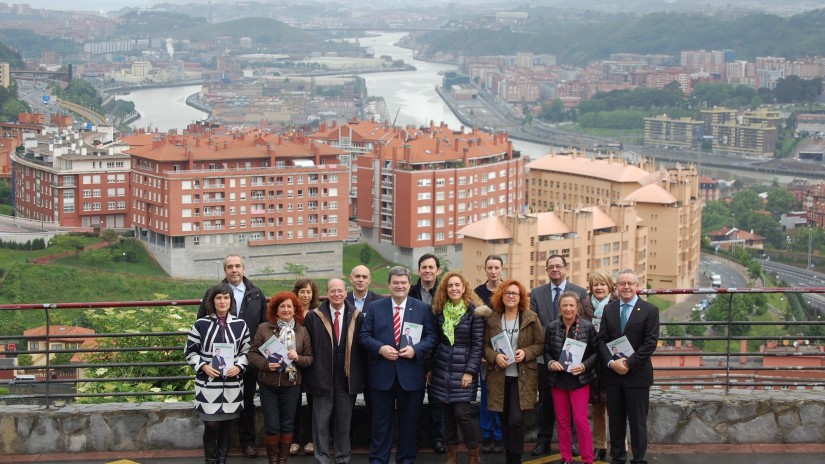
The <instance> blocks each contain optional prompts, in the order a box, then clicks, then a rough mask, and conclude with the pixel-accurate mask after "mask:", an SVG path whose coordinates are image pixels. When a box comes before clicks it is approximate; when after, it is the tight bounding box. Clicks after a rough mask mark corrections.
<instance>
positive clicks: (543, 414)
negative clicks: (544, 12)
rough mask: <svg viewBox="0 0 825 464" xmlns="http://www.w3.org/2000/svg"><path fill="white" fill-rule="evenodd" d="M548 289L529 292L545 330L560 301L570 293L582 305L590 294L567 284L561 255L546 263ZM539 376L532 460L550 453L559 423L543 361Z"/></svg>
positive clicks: (555, 314)
mask: <svg viewBox="0 0 825 464" xmlns="http://www.w3.org/2000/svg"><path fill="white" fill-rule="evenodd" d="M545 267H546V270H547V277H548V278H549V279H550V282H549V283H548V284H547V285H542V286H541V287H538V288H534V289H533V290H532V291H531V292H530V309H532V310H533V311H535V312H536V314H538V315H539V320H540V321H541V326H542V328H544V329H546V328H547V326H548V325H549V324H550V322H552V321H554V320H556V319H558V318H559V297H561V294H562V293H564V292H566V291H570V292H576V293H578V294H579V301H584V300H585V298H587V290H585V289H583V288H582V287H579V286H578V285H575V284H572V283H570V282H568V281H567V260H566V259H564V256H562V255H550V257H549V258H547V263H546V266H545ZM536 362H537V364H538V365H537V369H538V375H539V402H538V405H536V418H537V422H538V424H537V425H538V429H539V430H538V435H537V436H536V446H535V448H533V451H531V452H530V454H531V455H533V456H541V455H543V454H547V453H549V452H550V439H551V438H553V424H555V422H556V412H555V410H554V409H553V398H552V397H551V396H550V384H549V383H548V382H549V380H550V371H549V370H548V369H547V364H546V363H545V362H544V357H543V356H539V357H537V358H536ZM577 450H578V448H577V447H576V446H574V447H573V455H574V456H578V455H579V454H578V453H577Z"/></svg>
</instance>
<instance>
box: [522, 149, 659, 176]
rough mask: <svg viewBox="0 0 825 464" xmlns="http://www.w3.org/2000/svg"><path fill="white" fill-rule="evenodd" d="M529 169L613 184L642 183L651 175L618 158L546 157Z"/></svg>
mask: <svg viewBox="0 0 825 464" xmlns="http://www.w3.org/2000/svg"><path fill="white" fill-rule="evenodd" d="M527 167H528V168H529V169H537V170H542V171H551V172H561V173H565V174H574V175H577V176H584V177H590V178H596V179H604V180H609V181H612V182H641V181H642V180H643V179H644V178H645V177H647V176H649V175H650V173H648V172H647V171H645V170H644V169H641V168H639V167H637V166H633V165H629V164H626V163H625V162H624V161H622V160H619V159H616V158H610V159H596V158H585V157H572V156H566V155H546V156H543V157H541V158H539V159H537V160H536V161H533V162H532V163H530V164H528V165H527Z"/></svg>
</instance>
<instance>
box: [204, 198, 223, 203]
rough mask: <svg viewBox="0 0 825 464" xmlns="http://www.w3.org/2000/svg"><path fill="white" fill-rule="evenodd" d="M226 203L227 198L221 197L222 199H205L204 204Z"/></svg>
mask: <svg viewBox="0 0 825 464" xmlns="http://www.w3.org/2000/svg"><path fill="white" fill-rule="evenodd" d="M225 201H226V198H225V197H221V198H204V199H203V202H204V203H223V202H225Z"/></svg>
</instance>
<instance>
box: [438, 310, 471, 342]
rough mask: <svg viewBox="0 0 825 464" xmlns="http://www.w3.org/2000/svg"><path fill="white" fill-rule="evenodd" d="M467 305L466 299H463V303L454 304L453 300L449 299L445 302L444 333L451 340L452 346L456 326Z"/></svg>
mask: <svg viewBox="0 0 825 464" xmlns="http://www.w3.org/2000/svg"><path fill="white" fill-rule="evenodd" d="M466 307H467V305H465V304H464V300H461V303H459V304H457V305H454V304H453V302H452V301H447V302H446V303H445V304H444V335H446V336H447V340H449V341H450V346H452V344H453V343H454V342H455V326H456V325H458V321H460V320H461V316H463V315H464V312H465V311H466Z"/></svg>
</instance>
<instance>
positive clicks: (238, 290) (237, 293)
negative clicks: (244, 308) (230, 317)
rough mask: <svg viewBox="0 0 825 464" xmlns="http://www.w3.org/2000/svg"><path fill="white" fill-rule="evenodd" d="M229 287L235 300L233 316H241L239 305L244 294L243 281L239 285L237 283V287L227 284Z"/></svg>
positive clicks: (244, 286)
mask: <svg viewBox="0 0 825 464" xmlns="http://www.w3.org/2000/svg"><path fill="white" fill-rule="evenodd" d="M229 286H230V287H232V296H233V297H234V299H235V311H236V312H235V314H234V315H235V316H238V315H240V314H241V303H243V296H244V294H246V285H244V283H243V280H241V283H239V284H238V286H237V287H236V286H234V285H232V284H229Z"/></svg>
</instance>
